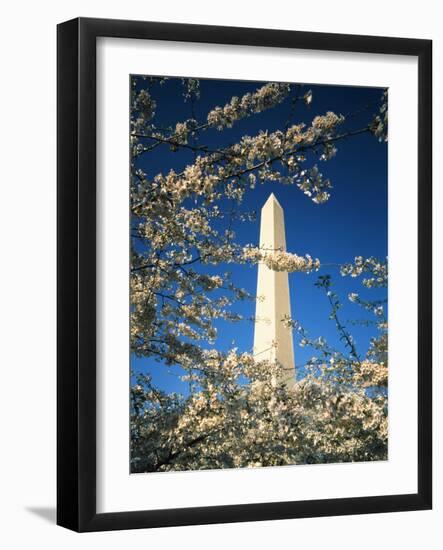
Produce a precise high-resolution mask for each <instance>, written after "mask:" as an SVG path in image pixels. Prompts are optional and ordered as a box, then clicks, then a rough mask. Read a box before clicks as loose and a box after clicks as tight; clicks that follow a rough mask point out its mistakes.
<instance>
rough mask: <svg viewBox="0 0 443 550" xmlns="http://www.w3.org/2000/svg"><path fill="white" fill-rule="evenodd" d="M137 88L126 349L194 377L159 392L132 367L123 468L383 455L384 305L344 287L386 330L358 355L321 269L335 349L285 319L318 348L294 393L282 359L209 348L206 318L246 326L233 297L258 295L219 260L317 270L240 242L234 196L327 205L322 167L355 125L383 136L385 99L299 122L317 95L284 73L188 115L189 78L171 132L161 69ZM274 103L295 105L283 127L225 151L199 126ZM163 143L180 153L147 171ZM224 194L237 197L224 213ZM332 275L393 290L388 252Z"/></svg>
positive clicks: (195, 96) (196, 87)
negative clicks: (165, 119) (184, 109)
mask: <svg viewBox="0 0 443 550" xmlns="http://www.w3.org/2000/svg"><path fill="white" fill-rule="evenodd" d="M131 85H132V90H131V120H130V122H131V126H130V139H131V181H130V197H131V206H130V207H131V244H132V250H131V289H130V295H131V335H130V336H131V352H132V353H133V354H134V355H135V356H137V357H144V358H150V360H152V361H154V362H156V364H157V365H158V366H159V368H168V367H171V366H178V367H180V369H181V371H182V373H183V375H182V379H183V381H185V382H187V388H188V391H187V392H186V393H184V392H183V393H168V392H165V391H164V390H162V389H160V388H158V387H156V386H155V385H154V383H153V381H152V378H151V377H150V376H149V375H147V374H140V373H138V374H137V373H134V376H133V379H134V383H133V384H132V385H131V471H132V472H154V471H167V470H192V469H209V468H230V467H255V466H277V465H285V464H306V463H324V462H343V461H361V460H379V459H386V456H387V378H388V376H387V373H388V370H387V369H388V362H387V322H386V318H385V311H384V309H385V303H384V302H383V301H381V300H378V301H377V300H373V301H367V300H363V299H362V298H360V296H359V294H358V293H357V292H354V293H352V294H350V295H349V300H350V301H351V302H353V303H354V304H355V305H356V306H358V307H361V308H363V309H364V310H365V311H370V312H371V314H373V316H374V321H373V322H374V324H375V326H376V327H377V330H378V332H379V336H378V337H377V338H374V339H373V340H372V342H371V345H370V347H369V349H368V350H367V352H366V354H365V355H364V356H360V355H359V353H358V351H357V349H356V346H355V344H354V340H353V338H352V335H351V334H350V332H349V331H348V329H347V327H346V325H345V324H344V323H343V322H342V320H341V319H340V311H339V310H340V307H341V302H340V300H339V298H338V296H337V295H336V294H335V292H334V291H333V281H332V279H331V277H329V276H321V277H319V278H318V281H317V283H316V285H317V287H318V289H319V290H320V291H324V293H325V299H326V300H327V302H328V304H329V306H330V319H331V320H333V321H334V323H335V326H336V329H337V331H338V333H339V335H340V339H341V341H342V342H343V347H344V349H343V351H340V350H336V349H333V348H332V347H331V346H330V345H329V344H328V343H327V342H326V341H325V340H324V339H323V338H321V337H317V338H311V337H310V336H309V335H308V334H307V332H306V331H305V330H304V328H303V327H301V326H300V324H299V323H298V322H297V321H296V320H293V319H283V321H282V322H284V323H286V324H287V326H289V327H291V328H292V329H293V330H294V331H295V332H296V333H297V334H298V336H299V337H300V344H301V345H303V346H309V347H311V348H312V349H314V350H315V353H316V356H313V357H312V358H311V359H310V360H309V361H308V363H307V364H306V365H304V369H305V371H306V375H305V376H303V377H302V378H301V379H300V380H297V382H296V383H295V385H294V386H293V387H292V388H291V389H289V388H287V387H286V386H285V385H284V384H283V383H279V382H276V380H277V381H278V380H280V379H282V376H281V374H282V372H281V369H282V366H281V365H279V364H277V363H271V362H269V361H260V360H257V358H254V356H253V355H252V354H251V353H244V352H239V351H238V350H237V349H231V350H229V351H227V352H221V351H218V350H217V348H216V340H217V330H216V327H215V324H216V323H215V322H216V321H217V320H225V321H227V322H239V321H241V316H240V315H239V314H238V313H236V312H235V310H234V308H233V307H232V306H233V304H234V303H235V302H237V301H243V300H255V299H259V297H255V296H252V295H250V294H249V293H248V292H247V291H246V290H244V289H243V288H240V287H238V286H237V285H236V284H235V281H233V280H232V279H231V277H230V275H229V274H228V273H226V272H225V266H226V265H229V264H252V265H254V264H258V263H259V262H264V263H265V264H266V265H267V266H268V267H269V268H270V269H273V270H277V271H278V270H281V271H288V272H302V273H311V272H314V271H317V270H318V269H319V268H320V260H319V259H313V258H311V256H310V255H309V254H306V253H305V254H303V255H302V254H300V253H299V252H298V251H297V252H285V251H282V250H269V249H262V248H260V247H258V246H257V245H256V244H254V243H250V244H249V245H247V246H244V245H242V244H240V243H239V242H237V241H236V238H235V232H234V230H233V227H234V226H235V224H237V223H247V222H248V221H249V220H250V219H252V214H251V213H248V212H244V211H243V210H242V209H241V208H240V207H239V206H240V205H241V204H242V202H243V200H244V197H245V195H246V194H247V193H252V192H253V191H254V188H255V186H256V185H259V184H264V183H267V184H272V185H278V184H284V185H293V186H294V187H296V188H297V189H298V190H299V191H300V192H302V193H304V194H305V195H306V197H307V199H308V200H312V201H313V202H314V203H316V204H318V205H319V208H321V205H322V204H324V203H325V202H327V201H328V199H329V197H330V194H331V192H332V184H331V182H330V180H329V179H328V178H326V177H324V175H323V173H322V170H320V168H319V166H320V165H321V164H325V165H326V164H327V161H328V160H330V159H331V158H332V157H333V156H335V155H336V154H339V153H338V149H339V145H340V142H341V141H342V140H345V139H358V136H359V135H361V134H364V133H372V134H374V136H375V137H376V138H378V139H379V140H380V141H385V140H386V139H387V95H386V94H385V93H384V94H383V96H382V98H381V102H380V106H379V111H378V112H377V113H375V114H373V115H372V114H371V113H370V112H368V120H367V124H365V125H364V126H362V127H361V128H356V129H355V128H354V129H349V128H346V127H345V121H346V117H345V116H344V115H342V114H336V113H334V112H331V111H328V112H326V113H323V114H317V115H316V116H313V118H312V121H311V123H310V124H309V125H305V124H303V123H300V122H297V121H296V120H294V117H295V116H296V111H297V105H298V104H300V103H304V104H305V105H311V103H312V102H313V101H314V100H315V98H314V97H313V93H312V92H311V91H310V90H307V91H306V90H305V89H304V88H303V87H302V86H300V85H293V84H287V83H266V84H264V85H261V86H259V87H258V88H257V89H256V90H255V91H254V92H250V93H247V94H245V95H243V96H242V97H236V96H235V97H232V98H231V99H230V101H228V102H227V103H226V104H225V105H223V106H214V108H213V109H211V110H210V111H209V112H207V114H206V116H205V117H204V119H202V120H197V118H196V116H195V106H196V104H197V102H198V101H199V99H200V83H199V81H198V80H197V79H183V80H182V90H183V97H182V101H184V102H185V103H187V104H188V106H189V112H190V117H189V118H187V119H185V120H179V121H177V122H176V123H175V124H174V125H171V126H167V127H164V126H163V125H161V124H160V123H159V122H156V110H157V108H158V102H159V101H161V95H162V94H161V88H162V87H163V86H167V85H168V80H167V79H164V78H151V77H144V76H139V77H133V78H132V79H131ZM155 91H156V92H157V95H156V94H155ZM283 102H290V103H291V116H290V117H289V119H288V121H287V122H286V124H285V125H284V126H283V127H282V128H281V129H278V130H276V131H272V132H269V131H265V130H262V131H260V132H258V133H257V134H256V135H252V136H249V135H244V136H243V137H241V139H240V140H239V141H237V142H235V143H226V142H225V140H222V139H220V146H219V147H210V146H208V145H205V135H207V133H208V132H211V131H212V132H214V131H216V132H218V133H219V134H220V137H222V136H223V132H224V131H225V130H226V129H228V128H232V127H233V126H234V125H235V124H237V123H238V122H239V121H240V120H242V119H245V118H248V117H254V116H257V115H259V114H260V113H262V112H264V111H267V110H269V109H272V108H274V107H276V106H277V105H280V104H282V103H283ZM159 148H163V149H167V150H168V151H169V154H170V155H171V156H173V157H174V163H171V165H172V164H173V165H174V167H175V168H170V167H167V169H166V170H163V171H159V172H158V173H155V174H147V173H146V172H145V171H144V169H143V168H142V166H144V165H145V164H144V163H143V162H142V159H146V158H149V156H151V157H152V156H153V155H155V152H156V150H157V151H158V150H159ZM177 159H178V161H177ZM180 163H181V168H179V169H177V168H176V166H177V165H179V164H180ZM227 201H229V203H230V204H232V205H233V206H232V208H230V209H229V211H226V208H225V205H226V203H227ZM208 266H218V267H219V268H220V271H219V273H218V274H217V275H214V274H210V273H209V271H208V270H207V269H204V268H205V267H208ZM340 273H341V275H340V276H343V277H353V278H355V279H356V282H357V281H361V283H362V284H363V286H364V287H366V288H380V287H386V286H387V262H386V261H385V260H380V259H377V258H361V257H357V258H355V259H354V260H353V261H352V262H350V263H348V264H345V265H343V266H341V270H340ZM276 345H278V343H276Z"/></svg>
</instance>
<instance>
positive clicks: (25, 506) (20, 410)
mask: <svg viewBox="0 0 443 550" xmlns="http://www.w3.org/2000/svg"><path fill="white" fill-rule="evenodd" d="M439 4H441V3H440V2H439V1H437V0H435V1H433V0H422V1H421V2H419V3H417V2H416V1H410V0H404V1H403V2H401V3H399V2H391V3H388V2H386V0H370V2H364V3H363V2H355V1H352V0H335V1H333V2H331V1H329V0H312V1H311V2H304V3H300V2H297V3H296V2H290V1H286V2H285V1H284V0H273V1H272V2H271V3H265V2H259V1H258V0H255V1H254V2H251V1H246V0H243V1H242V0H224V1H223V2H211V1H207V0H205V1H198V0H189V1H187V2H184V1H180V0H168V1H167V2H143V3H142V2H135V1H128V2H122V1H121V0H120V1H115V0H107V1H106V2H105V1H104V0H92V1H91V0H89V1H85V0H76V2H73V1H72V0H67V1H65V2H63V3H61V2H60V3H55V2H54V3H52V2H49V1H45V0H41V1H40V2H31V1H25V2H24V1H15V2H13V3H7V4H5V6H4V7H3V9H2V21H3V24H2V32H1V35H0V40H1V41H2V48H1V50H0V51H1V68H2V83H1V86H0V94H1V101H0V110H1V111H0V136H1V137H0V139H1V156H0V158H1V162H0V170H1V179H0V182H1V183H0V185H1V187H0V189H1V193H2V197H1V200H0V225H1V230H0V235H1V238H2V241H1V257H2V262H1V269H0V334H1V346H0V365H1V378H0V406H1V415H0V422H1V437H2V450H1V453H0V518H1V519H0V524H1V529H0V543H1V544H2V545H3V546H4V547H5V548H8V549H15V548H20V549H21V548H27V547H31V546H33V547H37V548H40V547H41V548H46V549H48V550H49V549H53V548H54V549H55V548H59V547H63V548H66V549H70V548H77V547H78V546H79V545H80V544H81V545H82V547H83V548H84V549H85V550H86V549H89V548H95V547H96V545H97V544H100V545H106V547H107V548H110V549H112V548H121V547H122V545H124V546H125V547H130V546H134V547H136V546H143V547H145V548H147V547H148V548H155V547H160V548H164V549H170V548H174V547H180V548H183V549H188V548H192V549H195V550H197V549H200V548H202V549H203V548H208V547H209V548H211V549H218V548H227V547H228V548H229V547H232V548H243V547H244V548H249V547H252V548H256V549H261V548H269V547H275V546H276V545H278V544H283V545H288V546H293V547H294V548H297V547H302V548H303V547H305V548H310V549H314V550H316V549H318V548H328V549H331V550H334V549H338V548H340V549H341V550H345V549H348V548H359V550H364V549H366V548H368V549H369V548H371V549H373V548H374V547H376V548H379V549H385V548H386V549H391V548H402V549H408V548H415V547H418V546H423V547H424V548H429V549H434V548H439V547H440V544H441V542H440V541H441V539H442V527H441V524H442V523H443V485H442V476H441V475H440V472H439V470H440V468H439V465H441V464H442V461H443V454H442V430H441V425H442V423H441V420H442V414H443V408H442V406H441V403H440V402H439V399H438V397H439V395H441V392H442V390H443V386H442V380H443V377H442V375H441V372H439V364H440V363H441V361H442V350H441V331H442V328H443V324H442V313H441V311H443V301H442V295H443V293H442V290H441V287H440V288H438V286H437V284H436V285H435V290H434V304H435V312H436V313H435V318H434V333H435V337H436V342H435V346H434V365H435V367H434V369H435V378H434V380H435V382H434V387H435V400H434V401H435V409H434V410H435V435H434V438H435V439H434V440H435V468H434V478H435V501H434V510H433V511H430V512H410V513H397V514H382V515H372V516H349V517H342V518H322V519H306V520H286V521H278V522H262V523H247V524H237V525H218V526H204V527H200V526H198V527H181V528H168V529H157V530H151V531H148V530H142V531H132V532H114V533H97V534H95V533H94V534H83V535H77V534H74V533H71V532H69V531H67V530H64V529H62V528H59V527H56V526H55V524H54V521H55V327H56V322H55V59H56V57H55V56H56V49H55V25H56V24H57V23H58V22H61V21H63V20H66V19H70V18H73V17H77V16H79V15H81V16H90V17H110V18H122V19H141V20H153V21H174V22H187V23H201V24H219V25H236V26H250V27H268V28H286V29H294V30H308V31H323V32H343V33H359V34H375V35H391V36H408V37H417V38H432V39H433V40H434V98H436V99H435V105H434V128H435V131H434V156H435V163H434V182H435V185H434V188H435V194H434V213H435V214H434V216H435V240H434V254H435V273H434V280H435V281H437V280H438V278H439V277H440V278H442V275H443V274H442V243H441V236H442V231H443V224H442V221H441V219H437V218H438V213H439V212H440V211H441V209H442V208H443V192H442V187H441V180H442V177H443V162H442V160H441V156H440V155H439V154H438V152H441V151H442V150H443V140H442V135H441V132H440V131H439V127H440V124H441V123H442V122H443V107H442V102H441V99H440V101H439V98H441V97H443V68H442V67H443V31H442V29H441V20H442V13H440V12H441V8H440V5H439ZM3 193H4V196H3ZM399 200H401V197H399ZM5 256H6V257H5ZM439 336H440V341H438V340H439Z"/></svg>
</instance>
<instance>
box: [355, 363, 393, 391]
mask: <svg viewBox="0 0 443 550" xmlns="http://www.w3.org/2000/svg"><path fill="white" fill-rule="evenodd" d="M354 382H355V384H357V385H358V386H360V387H362V388H373V387H374V386H381V387H387V385H388V367H387V365H385V364H384V363H383V362H381V363H377V362H374V361H367V360H366V361H362V362H361V363H356V364H355V365H354Z"/></svg>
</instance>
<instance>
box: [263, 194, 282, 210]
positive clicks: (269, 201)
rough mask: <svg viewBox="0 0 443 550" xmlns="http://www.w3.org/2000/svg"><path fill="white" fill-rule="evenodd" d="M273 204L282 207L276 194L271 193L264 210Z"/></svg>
mask: <svg viewBox="0 0 443 550" xmlns="http://www.w3.org/2000/svg"><path fill="white" fill-rule="evenodd" d="M272 203H276V204H277V205H278V206H279V207H280V208H281V207H282V206H281V204H280V203H279V202H278V200H277V197H276V196H275V195H274V193H271V194H270V195H269V197H268V200H267V201H266V202H265V204H264V206H263V208H265V206H268V205H270V204H272Z"/></svg>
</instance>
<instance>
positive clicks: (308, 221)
mask: <svg viewBox="0 0 443 550" xmlns="http://www.w3.org/2000/svg"><path fill="white" fill-rule="evenodd" d="M294 76H296V75H294ZM261 85H263V83H262V82H244V81H241V82H240V81H228V80H203V79H202V80H201V81H200V88H201V98H200V100H199V101H197V102H196V103H195V106H194V114H195V118H196V119H197V120H199V121H204V120H205V116H206V114H207V112H208V111H209V110H210V109H212V108H214V107H215V106H216V105H219V106H223V105H224V104H225V103H227V102H228V101H229V100H230V98H231V97H232V96H233V95H237V96H241V95H243V94H245V93H247V92H252V91H254V90H256V89H257V88H258V87H260V86H261ZM309 89H311V90H312V92H313V101H312V104H311V106H310V107H307V106H305V105H304V104H303V103H302V102H297V106H296V109H295V111H294V116H293V119H292V123H296V122H297V123H298V122H305V123H307V124H309V123H310V122H311V121H312V119H313V118H314V116H316V115H317V114H324V113H326V112H327V111H334V112H335V113H337V114H339V113H341V114H344V115H348V114H350V113H353V115H352V116H351V117H350V118H348V119H347V121H346V123H345V126H344V127H343V128H342V130H345V129H358V128H361V127H363V126H365V125H367V123H368V122H369V120H370V118H371V114H372V113H374V112H376V110H377V108H378V101H379V99H380V97H381V94H382V90H381V89H380V88H363V87H347V86H346V87H345V86H326V85H321V86H320V85H311V84H307V85H302V86H301V88H300V95H302V94H303V93H305V92H306V91H307V90H309ZM182 92H183V88H182V83H181V79H179V78H178V79H171V80H169V81H167V82H166V83H165V84H164V85H163V86H159V85H157V84H156V85H154V86H153V87H152V89H151V93H152V95H153V97H154V98H155V99H156V101H157V110H156V116H155V119H154V120H153V122H154V123H155V124H157V125H158V126H159V127H160V126H161V127H163V126H168V125H175V123H176V122H177V121H183V120H186V119H187V118H190V117H191V116H192V107H191V105H190V103H189V102H188V103H186V102H184V101H183V96H182ZM368 105H370V106H371V107H370V108H369V109H365V108H366V107H367V106H368ZM290 109H291V105H290V101H288V100H286V101H285V102H284V103H283V104H281V105H279V106H277V107H275V108H273V109H269V110H267V111H265V112H264V113H261V114H258V115H255V116H253V117H251V118H248V119H244V120H242V121H240V122H238V123H236V124H235V125H234V127H233V128H232V129H227V130H225V131H223V132H218V131H217V130H215V129H211V130H207V131H206V132H204V133H202V134H201V139H200V141H199V144H200V145H207V146H209V147H211V146H220V145H227V144H229V143H234V142H236V141H238V140H239V139H240V138H241V136H243V135H245V134H249V135H254V134H256V133H257V132H258V131H259V130H269V131H273V130H275V129H278V128H283V127H284V125H285V123H286V120H287V118H288V114H289V112H290ZM360 110H363V112H359V111H360ZM355 113H357V114H355ZM336 146H337V149H338V152H337V155H336V157H335V158H333V159H332V160H330V161H327V162H319V163H318V164H319V168H320V170H321V171H322V173H323V174H324V176H325V177H328V178H330V180H331V182H332V185H333V189H332V192H331V198H330V199H329V201H328V202H327V203H326V204H322V205H317V204H315V203H313V202H312V201H311V200H310V199H309V198H308V197H306V196H305V195H304V194H303V193H302V192H301V191H300V190H299V189H298V188H297V187H295V186H283V185H281V184H278V183H274V182H268V183H265V184H263V185H257V187H256V188H255V189H254V190H252V191H249V192H247V194H246V196H245V200H244V202H243V204H242V205H241V207H240V209H241V210H244V211H251V210H253V211H256V212H257V213H258V214H259V212H260V209H261V207H262V206H263V204H264V203H265V202H266V200H267V198H268V196H269V195H270V193H271V192H273V193H274V194H275V195H276V197H277V199H278V201H279V202H280V204H281V205H282V206H283V208H284V213H285V222H286V243H287V249H288V251H290V252H295V253H297V254H303V255H304V254H306V253H308V254H310V255H311V256H313V257H315V258H319V259H320V261H321V262H322V264H340V263H345V262H351V261H352V260H353V259H354V257H355V256H359V255H361V256H364V257H367V256H377V257H379V258H385V257H386V256H387V144H386V143H380V142H379V141H378V140H377V139H376V138H375V137H374V136H372V135H369V134H363V135H359V136H355V137H352V138H349V139H347V140H343V141H340V142H339V143H337V145H336ZM192 160H193V153H192V152H183V153H182V152H180V153H171V152H170V151H169V149H168V147H167V146H166V145H165V146H160V147H157V148H156V149H155V151H154V152H152V153H150V154H149V155H145V156H142V158H141V160H140V161H139V166H140V167H141V168H143V170H144V171H145V172H146V173H147V174H148V178H152V177H154V176H155V175H156V174H157V173H158V172H164V173H165V172H167V171H169V169H171V168H174V169H176V170H180V169H181V168H182V167H183V166H184V165H185V164H186V163H190V162H192ZM233 229H234V230H235V231H236V235H237V240H239V241H240V242H242V243H244V244H246V243H253V244H258V241H259V229H260V216H259V215H257V219H256V221H254V222H245V223H239V222H238V223H237V225H236V226H235V227H233ZM202 269H205V271H207V270H208V269H210V268H202ZM211 271H212V272H224V271H230V272H231V273H232V277H233V281H234V282H235V283H236V284H237V286H240V287H243V288H245V289H246V290H248V291H249V292H251V293H252V294H255V292H256V284H257V267H256V266H254V267H251V266H246V265H239V266H232V265H229V266H218V267H216V268H212V269H211ZM326 273H328V274H330V275H331V276H332V278H333V282H334V290H335V291H336V292H337V293H338V294H339V296H340V297H341V298H342V301H343V302H344V306H343V308H342V309H341V310H340V312H339V314H340V318H341V319H342V320H343V321H347V320H352V319H362V318H367V319H371V318H373V316H372V317H371V316H370V315H369V314H365V312H364V311H363V310H362V308H360V307H359V306H357V305H355V304H352V303H350V302H349V301H348V300H347V295H348V294H349V292H358V293H359V294H360V295H361V297H362V298H368V299H383V298H386V290H366V289H364V288H363V287H362V285H361V284H360V283H359V282H358V281H357V280H356V279H352V278H349V277H341V275H340V274H339V270H338V268H337V267H335V266H325V267H322V268H321V269H320V271H319V272H316V273H312V274H310V275H306V274H301V273H294V274H289V285H290V293H291V306H292V317H293V318H294V319H297V320H298V321H300V323H301V324H302V325H303V326H304V328H305V329H306V330H307V331H308V333H309V335H310V336H312V337H317V336H323V337H325V338H326V339H327V340H328V341H329V342H330V343H331V344H332V345H333V346H335V347H337V348H339V349H343V347H342V345H341V344H340V342H339V339H338V335H337V332H336V330H335V325H334V323H333V321H330V320H328V315H329V308H328V302H327V298H326V296H325V294H324V292H322V291H321V290H319V289H318V288H316V287H315V286H314V283H315V282H316V280H317V278H318V276H319V275H321V274H326ZM254 310H255V304H254V302H250V301H246V302H242V303H240V304H239V305H237V306H236V311H239V312H241V313H242V314H243V315H245V316H246V317H249V316H252V315H254ZM216 326H217V328H218V338H217V342H216V344H215V347H216V348H217V349H221V350H226V349H228V348H230V347H232V346H235V347H238V349H239V350H240V351H250V350H251V348H252V342H253V324H252V323H251V322H250V321H242V322H239V323H235V324H232V323H226V322H220V323H217V325H216ZM350 331H351V333H352V335H353V336H354V338H355V340H356V344H357V348H358V350H359V351H360V353H362V354H364V353H365V351H366V350H367V347H368V343H369V340H370V338H371V337H372V336H374V335H375V332H374V329H373V328H372V327H365V326H350ZM298 340H299V338H298V336H296V335H294V348H295V361H296V364H297V365H302V364H303V363H304V362H305V361H306V360H307V359H308V358H309V357H310V356H312V355H313V354H314V352H313V351H312V350H310V349H308V348H301V347H300V346H299V345H298ZM131 366H132V369H133V370H135V371H147V372H149V373H151V374H152V375H153V379H154V381H155V382H156V383H157V384H158V385H159V386H160V387H162V388H164V389H165V390H167V391H172V390H174V391H185V386H184V385H183V384H182V383H181V382H180V381H179V379H178V376H177V375H178V370H175V369H169V370H167V369H166V368H164V367H163V366H162V365H159V363H157V362H156V361H155V360H154V359H153V358H143V359H140V358H135V357H132V359H131Z"/></svg>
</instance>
